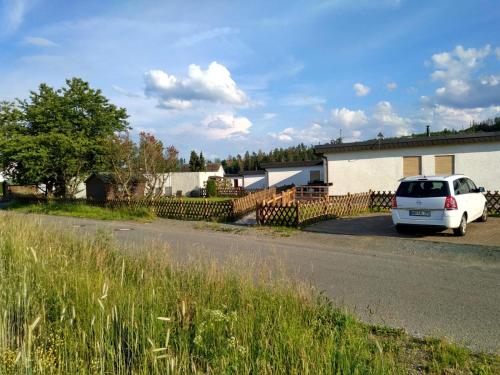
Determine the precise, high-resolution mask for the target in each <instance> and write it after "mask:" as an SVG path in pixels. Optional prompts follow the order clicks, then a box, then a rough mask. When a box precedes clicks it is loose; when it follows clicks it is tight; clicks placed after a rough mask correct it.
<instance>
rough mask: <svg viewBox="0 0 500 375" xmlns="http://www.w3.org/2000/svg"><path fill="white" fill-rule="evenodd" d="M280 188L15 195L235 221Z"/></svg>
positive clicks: (160, 214) (183, 217) (32, 199)
mask: <svg viewBox="0 0 500 375" xmlns="http://www.w3.org/2000/svg"><path fill="white" fill-rule="evenodd" d="M274 194H276V190H275V189H274V188H271V189H265V190H262V191H259V192H255V193H251V194H248V195H246V196H244V197H241V198H238V199H233V200H227V201H211V200H208V199H202V198H200V199H199V200H184V199H182V198H181V199H176V198H160V199H153V200H146V199H133V200H127V199H112V200H106V201H97V200H91V199H85V198H83V199H54V198H46V197H43V196H33V195H15V196H14V198H15V199H16V200H17V201H20V202H23V203H39V204H47V203H72V204H86V205H90V206H98V207H106V208H111V209H114V208H123V207H126V208H130V209H136V208H142V207H146V208H149V209H151V210H152V211H153V212H154V213H155V215H156V216H158V217H164V218H170V219H181V220H218V221H231V220H236V219H238V218H240V217H241V216H243V215H245V214H246V213H248V212H250V211H253V210H255V208H256V205H257V203H258V202H260V201H262V200H264V199H269V198H270V197H272V196H273V195H274Z"/></svg>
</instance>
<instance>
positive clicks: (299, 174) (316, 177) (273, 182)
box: [261, 160, 324, 187]
mask: <svg viewBox="0 0 500 375" xmlns="http://www.w3.org/2000/svg"><path fill="white" fill-rule="evenodd" d="M261 167H262V168H264V169H265V171H266V185H267V187H272V186H276V187H279V186H284V185H291V184H294V185H295V186H301V185H307V184H309V183H315V182H316V183H322V182H323V181H324V167H323V160H313V161H292V162H283V163H263V164H262V165H261Z"/></svg>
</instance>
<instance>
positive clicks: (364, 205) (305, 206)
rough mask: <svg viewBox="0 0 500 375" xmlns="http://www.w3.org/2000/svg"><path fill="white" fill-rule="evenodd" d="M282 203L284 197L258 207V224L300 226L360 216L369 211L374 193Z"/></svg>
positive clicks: (265, 202)
mask: <svg viewBox="0 0 500 375" xmlns="http://www.w3.org/2000/svg"><path fill="white" fill-rule="evenodd" d="M287 193H288V192H285V193H283V194H287ZM282 202H283V198H281V200H279V199H278V198H275V199H274V200H269V201H264V202H262V203H261V204H260V205H259V206H258V208H257V213H256V218H257V222H258V223H259V224H261V225H277V226H287V227H300V226H303V225H306V224H310V223H312V222H314V221H318V220H326V219H331V218H334V217H339V216H351V215H355V214H359V213H360V212H366V211H368V210H369V208H370V193H360V194H348V195H342V196H335V197H329V198H328V199H323V200H315V201H305V202H302V201H286V202H285V203H282Z"/></svg>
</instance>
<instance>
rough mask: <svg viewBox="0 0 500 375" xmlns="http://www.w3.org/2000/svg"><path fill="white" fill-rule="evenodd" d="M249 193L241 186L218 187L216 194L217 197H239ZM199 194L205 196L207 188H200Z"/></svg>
mask: <svg viewBox="0 0 500 375" xmlns="http://www.w3.org/2000/svg"><path fill="white" fill-rule="evenodd" d="M247 194H249V191H247V190H245V189H244V188H242V187H219V188H217V196H218V197H232V198H239V197H244V196H246V195H247ZM200 196H201V197H207V189H206V188H201V189H200Z"/></svg>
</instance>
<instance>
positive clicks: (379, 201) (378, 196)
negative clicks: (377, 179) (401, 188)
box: [370, 191, 396, 209]
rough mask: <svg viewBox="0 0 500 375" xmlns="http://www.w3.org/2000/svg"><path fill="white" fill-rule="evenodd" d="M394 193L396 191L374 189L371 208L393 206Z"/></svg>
mask: <svg viewBox="0 0 500 375" xmlns="http://www.w3.org/2000/svg"><path fill="white" fill-rule="evenodd" d="M394 194H396V193H395V192H392V191H387V192H386V191H372V192H371V204H370V208H372V209H385V208H391V202H392V197H394Z"/></svg>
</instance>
